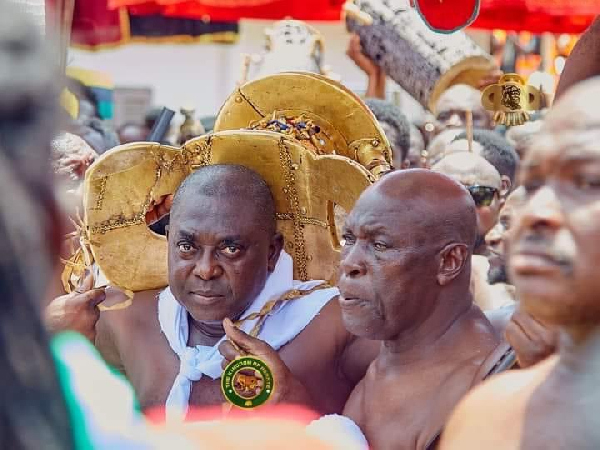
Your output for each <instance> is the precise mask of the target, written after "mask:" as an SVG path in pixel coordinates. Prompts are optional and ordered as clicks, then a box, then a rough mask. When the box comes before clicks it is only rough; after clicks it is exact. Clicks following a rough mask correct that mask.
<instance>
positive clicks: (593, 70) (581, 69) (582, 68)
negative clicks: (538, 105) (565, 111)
mask: <svg viewBox="0 0 600 450" xmlns="http://www.w3.org/2000/svg"><path fill="white" fill-rule="evenodd" d="M598 75H600V16H598V17H597V18H596V20H595V21H594V22H593V23H592V25H590V27H589V28H588V29H587V30H586V32H585V33H583V35H582V36H581V39H580V40H579V42H577V44H575V47H574V48H573V51H572V52H571V55H570V56H569V58H568V59H567V62H566V64H565V69H564V70H563V73H562V75H561V77H560V82H559V83H558V87H557V89H556V96H555V98H556V99H558V97H560V96H561V95H562V94H563V93H564V92H565V91H567V90H568V89H569V88H570V87H571V86H573V85H575V84H577V83H579V82H580V81H583V80H587V79H588V78H592V77H594V76H598Z"/></svg>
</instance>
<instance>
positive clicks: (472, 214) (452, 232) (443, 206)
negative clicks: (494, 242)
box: [359, 169, 477, 248]
mask: <svg viewBox="0 0 600 450" xmlns="http://www.w3.org/2000/svg"><path fill="white" fill-rule="evenodd" d="M368 191H372V193H377V194H379V195H381V196H383V197H384V198H385V199H386V201H387V202H388V203H389V207H390V208H393V209H396V210H397V214H398V215H407V214H409V213H410V217H412V218H413V219H414V222H413V223H412V230H407V232H410V231H414V232H416V233H421V232H422V233H423V234H427V235H428V236H430V237H431V238H432V239H434V240H436V241H447V242H456V243H461V244H465V245H467V246H469V248H472V247H473V245H474V243H475V239H476V236H477V214H476V209H475V204H474V203H473V199H472V198H471V196H470V194H469V192H468V191H467V190H466V189H465V188H464V187H463V186H461V185H460V184H458V183H457V182H455V181H453V180H452V179H450V178H449V177H447V176H445V175H442V174H440V173H436V172H432V171H430V170H423V169H414V170H407V171H399V172H393V173H390V174H388V175H386V176H385V177H383V178H382V179H381V180H380V181H379V182H378V183H376V184H375V185H373V186H372V187H371V188H369V190H367V192H365V194H363V195H365V197H367V196H368V195H369V194H370V193H369V192H368ZM361 200H362V196H361ZM359 201H360V200H359ZM367 201H368V197H367Z"/></svg>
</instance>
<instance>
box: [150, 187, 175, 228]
mask: <svg viewBox="0 0 600 450" xmlns="http://www.w3.org/2000/svg"><path fill="white" fill-rule="evenodd" d="M171 206H173V195H171V194H169V195H163V196H162V197H160V199H159V200H158V201H157V202H154V201H153V202H152V203H151V204H150V208H149V209H148V212H147V213H146V224H147V225H152V224H153V223H155V222H158V221H159V220H160V219H162V218H163V217H164V216H166V215H167V214H169V213H170V212H171Z"/></svg>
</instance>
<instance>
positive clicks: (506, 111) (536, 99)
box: [481, 73, 542, 126]
mask: <svg viewBox="0 0 600 450" xmlns="http://www.w3.org/2000/svg"><path fill="white" fill-rule="evenodd" d="M541 98H542V96H541V93H540V91H539V90H538V89H536V88H534V87H533V86H527V85H526V84H525V81H524V80H523V78H522V77H521V76H519V75H517V74H516V73H509V74H506V75H503V76H502V78H500V81H499V82H498V84H493V85H491V86H489V87H487V88H486V89H485V90H484V91H483V94H482V95H481V103H482V104H483V106H484V107H485V109H487V110H488V111H494V112H495V114H494V122H496V124H501V125H507V126H514V125H523V124H524V123H525V122H527V121H528V120H529V113H528V111H535V110H537V109H540V103H541Z"/></svg>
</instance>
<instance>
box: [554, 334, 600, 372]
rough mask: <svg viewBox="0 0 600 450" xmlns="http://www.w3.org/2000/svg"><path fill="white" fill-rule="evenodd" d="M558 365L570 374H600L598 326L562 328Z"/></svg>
mask: <svg viewBox="0 0 600 450" xmlns="http://www.w3.org/2000/svg"><path fill="white" fill-rule="evenodd" d="M558 354H559V367H560V368H562V369H563V370H564V371H565V372H567V373H571V374H575V375H577V374H581V373H583V372H586V373H591V372H593V373H594V374H595V375H600V326H597V325H596V326H593V325H590V326H587V327H578V328H570V329H567V330H563V331H562V332H561V335H560V340H559V345H558Z"/></svg>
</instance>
